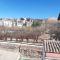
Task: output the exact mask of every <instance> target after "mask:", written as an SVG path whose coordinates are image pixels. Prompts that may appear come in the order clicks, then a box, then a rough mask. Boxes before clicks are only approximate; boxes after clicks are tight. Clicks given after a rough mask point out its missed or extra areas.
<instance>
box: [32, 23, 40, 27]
mask: <svg viewBox="0 0 60 60" xmlns="http://www.w3.org/2000/svg"><path fill="white" fill-rule="evenodd" d="M36 26H41V23H40V22H33V24H32V27H36Z"/></svg>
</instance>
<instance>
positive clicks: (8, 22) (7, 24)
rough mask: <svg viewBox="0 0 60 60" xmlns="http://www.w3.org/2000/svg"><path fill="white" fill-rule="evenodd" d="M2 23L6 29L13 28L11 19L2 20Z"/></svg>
mask: <svg viewBox="0 0 60 60" xmlns="http://www.w3.org/2000/svg"><path fill="white" fill-rule="evenodd" d="M2 22H3V26H5V27H12V24H13V23H12V20H11V19H7V18H6V19H3V20H2Z"/></svg>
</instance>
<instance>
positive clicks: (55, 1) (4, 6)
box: [0, 0, 60, 18]
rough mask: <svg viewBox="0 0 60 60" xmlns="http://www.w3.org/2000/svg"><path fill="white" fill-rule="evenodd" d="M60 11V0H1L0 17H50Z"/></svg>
mask: <svg viewBox="0 0 60 60" xmlns="http://www.w3.org/2000/svg"><path fill="white" fill-rule="evenodd" d="M59 12H60V0H0V18H7V17H8V18H21V17H24V18H25V17H30V18H49V17H56V18H57V16H58V14H59Z"/></svg>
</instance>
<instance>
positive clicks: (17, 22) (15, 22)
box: [0, 18, 33, 27]
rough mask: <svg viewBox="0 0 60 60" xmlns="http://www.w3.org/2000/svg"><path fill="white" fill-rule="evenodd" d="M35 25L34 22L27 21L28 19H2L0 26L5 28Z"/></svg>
mask: <svg viewBox="0 0 60 60" xmlns="http://www.w3.org/2000/svg"><path fill="white" fill-rule="evenodd" d="M32 23H33V21H32V20H29V21H27V19H24V20H21V19H9V18H2V19H1V20H0V26H4V27H23V26H31V25H32Z"/></svg>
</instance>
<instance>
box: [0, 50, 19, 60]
mask: <svg viewBox="0 0 60 60" xmlns="http://www.w3.org/2000/svg"><path fill="white" fill-rule="evenodd" d="M18 57H19V53H18V52H12V51H6V50H2V49H0V60H18Z"/></svg>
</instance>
